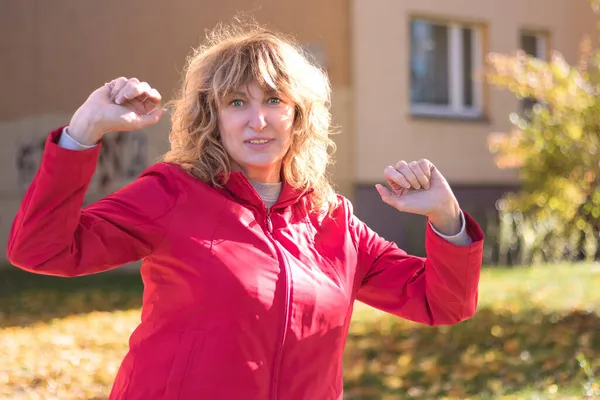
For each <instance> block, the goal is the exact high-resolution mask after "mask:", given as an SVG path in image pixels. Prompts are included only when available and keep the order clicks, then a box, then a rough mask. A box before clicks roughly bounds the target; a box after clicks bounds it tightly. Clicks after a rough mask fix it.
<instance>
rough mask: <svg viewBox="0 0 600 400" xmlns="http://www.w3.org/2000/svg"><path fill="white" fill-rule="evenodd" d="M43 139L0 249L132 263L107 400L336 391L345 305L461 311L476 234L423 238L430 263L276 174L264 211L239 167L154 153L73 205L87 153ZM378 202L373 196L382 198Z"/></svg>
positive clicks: (35, 261)
mask: <svg viewBox="0 0 600 400" xmlns="http://www.w3.org/2000/svg"><path fill="white" fill-rule="evenodd" d="M59 132H60V130H56V131H54V132H53V133H52V134H51V135H50V136H49V138H48V140H47V143H46V149H45V152H44V155H43V159H42V163H41V166H40V169H39V171H38V173H37V175H36V177H35V179H34V181H33V183H32V184H31V186H30V188H29V189H28V191H27V193H26V195H25V197H24V199H23V201H22V205H21V208H20V210H19V211H18V214H17V216H16V218H15V221H14V224H13V228H12V231H11V234H10V239H9V243H8V258H9V260H10V261H11V262H12V263H13V264H14V265H16V266H17V267H19V268H22V269H24V270H27V271H31V272H35V273H40V274H48V275H59V276H66V277H71V276H79V275H86V274H92V273H97V272H100V271H106V270H108V269H111V268H114V267H117V266H119V265H122V264H124V263H128V262H131V261H135V260H139V259H143V265H142V269H141V274H142V278H143V281H144V285H145V292H144V296H143V308H142V321H141V324H140V325H139V327H138V328H137V329H136V330H135V332H134V333H133V335H132V337H131V341H130V349H129V352H128V354H127V355H126V357H125V359H124V360H123V363H122V365H121V367H120V369H119V372H118V374H117V377H116V381H115V384H114V386H113V390H112V393H111V395H110V399H112V400H117V399H127V400H134V399H135V400H137V399H140V400H142V399H143V400H154V399H169V400H176V399H182V400H192V399H194V400H195V399H211V400H212V399H219V400H229V399H231V400H234V399H235V400H239V399H244V400H253V399H256V400H259V399H260V400H264V399H285V400H296V399H298V400H300V399H307V400H329V399H331V400H336V399H341V398H342V389H343V385H342V353H343V350H344V344H345V341H346V335H347V332H348V325H349V323H350V317H351V314H352V305H353V303H354V301H355V300H359V301H362V302H364V303H367V304H370V305H372V306H374V307H376V308H379V309H381V310H385V311H387V312H389V313H392V314H395V315H397V316H400V317H403V318H406V319H409V320H412V321H418V322H421V323H424V324H428V325H439V324H454V323H457V322H460V321H462V320H464V319H466V318H469V317H471V316H472V315H473V314H474V313H475V309H476V305H477V293H478V291H477V288H478V282H479V272H480V267H481V259H482V245H483V234H482V232H481V229H480V228H479V227H478V225H477V223H476V222H475V221H474V220H473V219H472V218H471V217H470V216H469V215H468V214H466V213H465V216H466V221H467V232H468V233H469V235H470V237H471V238H472V239H473V244H471V245H469V246H465V247H459V246H455V245H452V244H450V243H449V242H447V241H445V240H444V239H443V238H441V237H439V236H438V235H437V234H435V233H434V232H433V231H432V230H431V228H430V227H428V228H427V233H426V248H427V254H428V258H427V259H423V258H418V257H414V256H411V255H408V254H407V253H405V252H404V251H403V250H400V249H399V248H398V247H396V245H395V244H394V243H390V242H388V241H386V240H385V239H383V238H381V237H380V236H378V235H377V234H376V233H375V232H373V231H372V230H370V229H369V228H368V227H367V226H366V225H365V224H364V223H363V222H361V221H360V220H359V219H358V218H356V217H355V216H354V215H353V213H352V208H351V205H350V203H349V202H348V201H347V200H345V199H344V198H342V197H340V200H341V201H342V202H341V204H340V205H339V207H337V208H336V210H335V211H334V213H333V214H332V216H331V217H322V216H321V217H319V216H317V215H316V214H315V213H311V212H308V211H307V199H308V196H310V194H305V195H301V194H299V193H298V192H297V191H295V190H294V189H292V188H291V187H290V186H287V185H285V184H284V186H283V189H282V193H281V198H280V200H279V202H278V203H277V204H276V205H275V206H273V207H272V210H271V211H270V212H269V211H267V210H266V209H265V207H264V205H263V204H264V203H263V202H262V200H261V199H260V197H259V196H258V194H257V193H256V192H255V191H254V189H253V188H252V186H251V185H250V184H249V182H248V181H247V180H246V179H245V177H244V176H243V175H241V174H239V173H234V174H233V175H232V176H231V179H230V180H229V181H228V183H227V185H226V187H225V188H224V189H217V188H213V187H211V186H209V185H207V184H205V183H203V182H201V181H200V180H198V179H196V178H193V177H192V176H191V175H188V174H187V173H186V172H184V171H183V170H182V169H181V168H179V167H178V166H176V165H172V164H167V163H158V164H155V165H153V166H151V167H149V168H148V169H147V170H146V171H145V172H144V173H143V174H142V175H141V176H140V177H139V178H138V179H137V180H136V181H134V182H133V183H131V184H129V185H127V186H126V187H124V188H123V189H121V190H118V191H117V192H115V193H113V194H111V195H109V196H108V197H106V198H104V199H102V200H100V201H98V202H96V203H94V204H91V205H89V206H87V207H86V208H84V209H83V210H82V209H81V206H82V203H83V201H84V195H85V192H86V189H87V187H88V184H89V182H90V179H91V177H92V174H93V172H94V169H95V167H96V163H97V157H98V151H99V148H98V147H96V148H94V149H91V150H84V151H72V150H67V149H63V148H61V147H58V146H57V145H56V141H57V137H58V135H59ZM381 206H382V207H383V205H381Z"/></svg>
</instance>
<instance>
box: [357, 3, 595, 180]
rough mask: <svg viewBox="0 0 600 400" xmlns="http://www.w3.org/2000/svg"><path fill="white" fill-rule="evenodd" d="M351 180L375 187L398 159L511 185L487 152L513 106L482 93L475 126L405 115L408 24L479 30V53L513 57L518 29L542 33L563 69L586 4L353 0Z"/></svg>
mask: <svg viewBox="0 0 600 400" xmlns="http://www.w3.org/2000/svg"><path fill="white" fill-rule="evenodd" d="M352 4H353V6H352V26H353V35H352V43H353V45H352V46H353V47H352V48H353V55H352V62H353V67H354V74H353V80H354V90H355V101H354V107H355V108H354V115H355V129H356V138H357V143H356V149H358V150H357V170H358V171H357V177H358V180H359V181H360V182H365V183H371V182H374V181H380V180H381V177H382V170H383V168H384V167H385V166H386V165H388V164H390V163H393V162H395V161H396V160H398V159H418V158H429V159H430V160H431V161H432V162H433V163H434V164H436V165H437V166H438V167H439V168H440V170H441V171H442V173H444V175H445V176H446V177H447V178H448V179H449V180H450V181H451V182H454V183H466V184H494V183H509V182H515V181H516V173H515V171H509V170H500V169H498V168H496V166H495V165H494V163H493V159H492V156H491V155H490V153H489V151H488V148H487V136H488V134H489V133H490V132H496V131H505V130H506V129H507V128H509V126H510V125H509V123H508V114H509V113H510V112H512V111H514V110H516V107H517V104H518V103H517V100H516V99H515V97H514V96H512V95H511V94H510V93H508V92H501V91H499V90H496V89H489V91H488V92H487V95H486V96H485V102H484V108H485V110H486V115H485V118H484V120H481V121H468V122H466V121H457V120H452V119H431V118H415V117H413V116H411V113H410V76H409V67H410V64H409V51H410V50H409V43H410V37H409V18H410V17H411V16H413V15H418V16H429V17H433V18H441V19H447V20H456V21H459V22H463V21H464V22H473V23H476V24H481V25H482V26H483V27H484V32H485V35H484V41H483V44H484V53H483V55H485V51H493V52H502V53H513V52H514V51H515V50H516V49H517V47H518V43H519V36H518V35H519V32H520V30H521V29H536V30H547V31H549V32H550V37H551V44H552V45H553V46H554V47H555V48H557V49H558V50H559V51H561V52H562V53H564V55H565V57H566V58H567V60H568V61H569V62H575V61H576V59H577V50H578V44H579V40H580V38H581V36H582V35H583V34H584V33H590V32H593V29H594V28H593V26H594V25H593V24H594V21H593V18H592V17H591V12H590V7H589V5H588V3H587V0H526V1H523V0H503V1H492V0H478V1H471V0H444V1H440V0H405V1H395V0H355V1H353V2H352Z"/></svg>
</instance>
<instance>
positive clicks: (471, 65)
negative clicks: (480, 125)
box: [410, 19, 482, 117]
mask: <svg viewBox="0 0 600 400" xmlns="http://www.w3.org/2000/svg"><path fill="white" fill-rule="evenodd" d="M410 36H411V48H410V73H411V76H410V85H411V88H410V89H411V111H412V113H413V114H420V115H435V116H462V117H478V116H480V115H481V109H482V88H481V81H480V80H476V79H474V74H475V73H476V72H477V71H478V70H479V69H480V68H481V62H482V56H481V54H482V49H481V31H480V29H478V28H476V27H474V26H472V25H465V24H458V23H440V22H432V21H428V20H425V19H413V20H412V21H411V24H410Z"/></svg>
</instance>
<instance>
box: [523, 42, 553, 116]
mask: <svg viewBox="0 0 600 400" xmlns="http://www.w3.org/2000/svg"><path fill="white" fill-rule="evenodd" d="M547 46H548V40H547V36H546V35H545V34H543V33H539V32H537V33H536V32H533V31H522V32H521V37H520V43H519V47H520V48H521V49H522V50H523V51H524V52H525V53H526V54H528V55H530V56H532V57H536V58H539V59H541V60H546V58H547V55H546V53H547V52H548V48H547ZM536 104H537V101H536V99H533V98H526V99H523V100H522V101H521V112H522V114H524V115H525V116H528V115H530V114H531V110H532V109H533V106H534V105H536Z"/></svg>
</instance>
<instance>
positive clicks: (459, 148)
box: [0, 0, 600, 400]
mask: <svg viewBox="0 0 600 400" xmlns="http://www.w3.org/2000/svg"><path fill="white" fill-rule="evenodd" d="M597 11H598V4H597V2H596V1H589V0H527V1H522V0H521V1H517V0H504V1H491V0H477V1H475V0H405V1H392V0H369V1H367V0H353V1H347V0H324V1H323V0H321V1H316V0H303V1H297V2H282V1H274V0H262V1H241V0H222V1H221V2H208V1H195V2H190V1H185V2H184V1H181V0H172V1H170V2H158V1H148V0H146V1H143V2H142V1H139V0H130V1H127V2H116V1H104V2H83V1H77V2H75V1H66V0H54V1H52V2H42V1H32V0H19V1H0V24H1V26H2V27H3V30H2V32H3V34H2V35H0V56H1V60H2V61H1V63H0V88H2V91H3V93H4V95H3V96H1V97H0V143H1V145H0V171H2V173H1V174H0V239H1V240H2V241H3V243H6V241H7V237H8V232H9V230H10V227H11V223H12V219H13V217H14V214H15V212H16V210H17V208H18V206H19V203H20V201H21V198H22V196H23V194H24V191H25V190H26V189H27V187H28V185H29V184H30V182H31V180H32V178H33V176H34V174H35V173H36V171H37V168H38V165H39V160H40V157H41V154H42V151H43V143H44V140H45V138H46V135H47V134H48V132H49V131H50V130H52V129H54V128H57V127H59V126H62V125H65V124H67V123H68V122H69V120H70V118H71V115H72V114H73V112H74V111H75V110H76V109H77V107H78V106H79V105H80V104H82V103H83V102H84V101H85V99H86V98H87V96H88V95H89V93H91V91H93V90H94V89H95V88H97V87H99V86H101V85H103V84H104V83H105V82H107V81H110V80H112V79H114V78H117V77H119V76H125V77H133V76H135V77H137V78H139V79H140V80H143V81H148V82H149V83H150V84H151V85H152V86H153V87H156V88H157V89H158V90H159V91H160V92H161V93H162V96H163V99H165V100H169V99H170V98H171V96H172V95H173V93H174V91H175V90H176V89H177V87H178V85H179V83H180V79H181V72H182V69H183V67H184V65H185V59H186V56H187V55H188V54H189V53H190V52H191V50H192V49H193V48H194V47H196V46H198V45H199V44H201V43H202V40H203V38H204V34H205V31H206V30H207V29H211V28H213V27H215V25H216V24H217V23H219V22H225V23H227V22H231V21H232V20H233V18H234V17H235V16H237V15H240V14H241V15H245V16H248V17H252V18H254V19H255V20H256V21H257V22H259V23H261V24H263V25H266V26H268V27H271V28H274V29H277V30H281V31H283V32H286V33H289V34H292V35H294V36H295V38H296V39H297V41H298V42H299V43H300V44H301V45H302V46H304V47H305V48H306V49H307V50H308V51H309V52H310V53H311V54H312V56H313V57H314V60H315V62H316V63H318V64H319V65H320V66H321V67H322V68H324V69H325V70H326V71H327V72H328V74H329V77H330V80H331V83H332V87H333V97H332V114H333V120H334V124H335V125H336V126H338V127H339V131H340V133H339V134H337V135H335V137H334V139H335V141H336V143H337V145H338V151H337V154H336V159H337V162H336V164H335V166H334V168H333V169H332V173H333V178H334V181H335V184H336V187H337V189H338V191H339V192H340V193H342V194H343V195H345V196H347V197H348V198H349V199H350V200H351V201H352V202H353V203H354V205H355V211H356V214H357V215H358V216H359V217H360V218H361V219H363V220H364V221H365V222H367V224H369V225H370V226H371V227H372V228H373V229H374V230H375V231H377V232H379V233H380V234H382V235H383V236H385V237H386V238H387V239H389V240H393V241H395V242H396V243H397V244H398V245H399V246H400V247H403V248H405V249H406V250H407V251H408V252H410V253H415V254H418V255H425V249H424V233H425V226H426V225H425V221H424V219H423V218H421V217H419V216H414V215H405V214H400V213H398V212H396V211H395V210H394V209H392V208H391V207H389V206H385V205H384V204H383V203H382V202H381V200H380V198H379V196H378V194H377V192H376V190H375V188H374V185H375V184H376V183H381V182H382V180H383V174H382V171H383V169H384V168H385V167H386V166H387V165H388V164H391V163H394V162H396V161H397V160H398V159H406V160H413V159H419V158H428V159H430V160H431V161H432V162H433V163H434V164H435V165H436V166H437V167H438V168H439V169H440V170H441V172H442V173H443V174H444V175H445V176H446V178H447V179H448V181H449V182H450V184H451V186H452V188H453V190H454V192H455V194H456V196H457V198H458V200H459V202H460V203H461V205H462V207H463V208H464V210H465V211H467V212H469V213H470V214H471V215H473V216H474V217H475V218H476V219H477V221H478V222H479V223H480V224H481V225H482V227H483V228H484V231H485V233H486V244H485V254H484V262H485V270H484V271H483V275H482V283H481V294H480V308H479V311H478V314H477V315H476V316H475V317H474V318H472V319H471V320H469V321H466V322H464V323H461V324H459V325H456V326H453V327H442V328H430V327H423V326H418V325H415V324H411V323H408V322H405V321H399V320H396V319H393V318H391V317H388V316H386V315H384V314H382V313H379V312H377V311H375V310H372V309H370V308H366V307H363V306H360V305H359V306H357V309H356V312H355V315H354V319H353V323H352V329H351V333H350V337H349V340H348V345H347V352H346V369H345V382H346V383H345V390H346V394H345V398H347V399H404V398H419V399H423V398H425V399H430V398H431V399H438V398H440V399H442V398H447V399H468V398H469V399H476V398H477V399H488V398H515V399H546V398H548V399H549V398H561V399H563V398H600V386H599V384H598V382H597V380H596V377H595V375H596V374H597V373H598V372H600V371H599V369H598V368H599V367H600V357H599V355H598V351H599V350H600V337H599V334H598V333H597V332H598V331H600V321H599V320H598V315H597V311H598V309H599V305H600V291H599V290H597V287H599V286H598V285H600V264H598V263H597V261H598V259H599V258H600V246H599V245H598V244H599V232H600V187H599V186H598V175H599V174H600V101H598V98H599V97H598V94H599V93H600V59H599V54H600V53H599V52H598V49H597V45H598V37H599V32H598V29H597V23H598V15H597ZM168 130H169V119H168V118H164V119H163V121H162V122H161V123H159V124H158V125H156V126H154V127H152V128H148V129H146V130H143V131H137V132H132V133H113V134H109V135H107V136H106V137H105V138H104V139H103V147H102V153H101V157H100V160H99V163H98V169H97V172H96V174H95V176H94V180H93V183H92V185H91V186H90V189H89V192H88V196H87V202H88V203H89V202H93V201H95V200H97V199H98V198H101V197H103V196H105V195H106V194H108V193H110V192H112V191H114V190H116V189H117V188H119V187H122V186H123V185H125V184H127V183H128V182H131V181H132V180H133V179H135V178H136V177H137V176H138V175H139V174H140V173H141V172H142V171H143V170H144V169H145V168H146V167H148V166H149V165H150V164H152V163H153V162H155V160H156V159H157V158H158V157H159V155H161V154H162V153H163V152H165V151H166V150H167V148H168V145H169V143H168V136H167V134H168ZM74 167H75V166H74ZM1 258H3V259H4V262H3V266H2V267H0V359H1V360H3V362H2V363H1V365H0V399H96V400H99V399H105V398H106V397H107V395H108V391H109V389H110V386H111V385H112V379H113V377H114V374H115V373H116V369H117V368H118V365H119V362H120V361H121V358H122V356H123V355H124V354H125V351H126V349H127V339H128V336H129V334H130V333H131V331H132V330H133V329H134V328H135V326H136V324H137V322H138V321H139V307H140V304H141V294H142V289H143V287H142V283H141V281H140V278H139V275H138V274H137V273H136V271H137V265H132V266H126V267H123V268H120V269H118V270H117V271H115V272H110V273H106V274H103V275H98V276H90V277H83V278H74V279H58V278H53V277H44V276H34V275H31V274H26V273H24V272H22V271H19V270H17V269H16V268H14V267H12V266H10V265H9V264H8V262H7V261H6V257H5V255H4V254H2V255H1Z"/></svg>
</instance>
